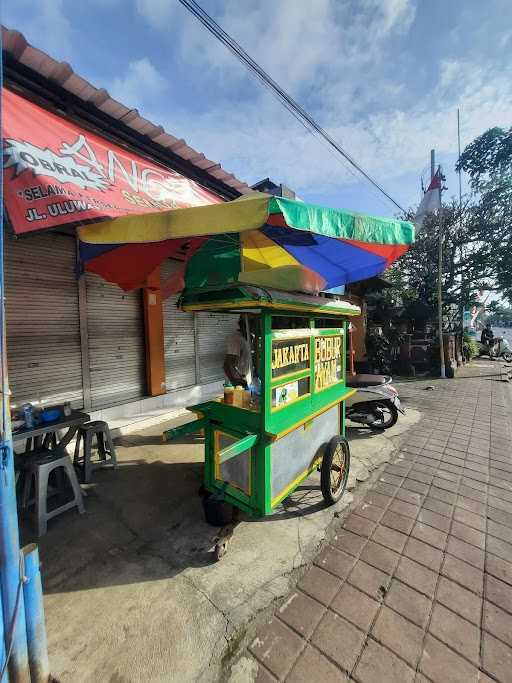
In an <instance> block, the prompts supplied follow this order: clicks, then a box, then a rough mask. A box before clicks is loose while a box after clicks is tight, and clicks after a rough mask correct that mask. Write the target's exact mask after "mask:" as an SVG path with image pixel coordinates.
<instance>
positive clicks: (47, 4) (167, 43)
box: [2, 0, 512, 215]
mask: <svg viewBox="0 0 512 683" xmlns="http://www.w3.org/2000/svg"><path fill="white" fill-rule="evenodd" d="M201 2H202V5H203V7H204V8H205V9H206V10H207V11H208V12H209V13H210V14H212V15H213V16H214V17H215V19H216V20H217V21H218V22H219V23H220V24H221V25H222V26H223V27H224V28H225V29H226V30H227V31H228V32H229V33H231V34H232V35H233V37H234V38H235V39H236V40H237V41H238V42H239V43H241V45H242V46H243V47H244V48H245V49H246V51H247V52H248V53H249V54H251V55H252V56H253V57H254V58H255V59H256V61H258V62H259V63H260V64H261V65H262V66H263V67H264V68H265V69H266V70H267V71H268V72H269V73H270V75H271V76H272V77H273V78H274V79H275V80H277V81H278V82H279V83H280V84H281V85H282V86H283V87H284V88H285V89H286V90H288V91H289V92H290V93H291V94H292V95H293V97H295V98H296V99H297V100H298V101H299V102H300V103H301V104H302V105H303V106H305V107H306V108H307V109H308V110H309V111H310V113H312V114H313V115H314V116H315V118H316V119H317V120H318V121H319V122H320V123H321V124H322V126H323V127H324V128H326V129H327V130H328V131H329V132H330V133H331V134H332V135H333V136H334V137H335V138H336V139H337V140H338V141H339V142H340V143H341V144H342V145H343V146H344V147H345V149H346V150H347V151H348V152H349V153H350V154H351V155H352V156H353V157H354V158H356V159H357V160H358V162H359V163H360V164H361V165H362V166H363V167H364V168H365V169H366V170H367V171H368V172H369V173H370V174H372V175H373V176H374V177H376V178H377V179H378V180H379V182H380V183H381V184H382V185H384V187H385V188H386V189H387V190H388V191H389V193H390V194H391V195H392V196H393V197H394V198H396V200H397V201H398V202H399V203H400V204H401V205H402V206H405V207H409V206H413V205H414V204H416V203H417V202H418V201H419V177H420V174H421V173H422V171H424V170H425V169H426V168H427V167H428V164H429V155H430V149H431V148H432V147H435V148H436V150H437V155H438V159H439V161H441V163H443V165H444V167H445V171H446V175H447V179H448V183H447V184H448V188H449V190H448V195H450V194H456V193H457V187H458V185H457V179H456V177H455V175H454V173H453V166H454V162H455V160H456V149H457V138H456V111H457V107H460V109H461V117H462V144H463V146H464V144H466V143H468V142H469V141H471V140H472V139H473V138H474V137H475V136H476V135H478V134H480V133H481V132H483V131H484V130H486V129H487V128H488V127H490V126H510V125H511V122H512V73H511V72H512V59H511V55H512V3H511V2H510V0H487V1H486V2H482V1H481V0H464V2H462V1H460V0H314V2H304V1H301V0H256V1H255V0H201ZM2 23H3V24H4V25H6V26H7V27H9V28H16V29H18V30H19V31H21V32H22V33H23V34H24V35H25V37H26V38H27V39H28V41H29V42H30V43H32V44H33V45H35V46H36V47H39V48H41V49H43V50H45V51H46V52H48V53H49V54H51V55H52V56H53V57H55V58H57V59H61V60H65V61H68V62H69V63H70V64H71V65H72V66H73V68H74V69H75V71H77V72H78V73H79V74H80V75H81V76H83V77H85V78H87V79H88V80H89V81H90V82H91V83H93V84H94V85H96V86H98V87H105V88H106V89H107V90H108V91H109V92H110V94H111V95H112V96H113V97H116V98H117V99H119V100H120V101H122V102H123V103H125V104H127V105H131V106H134V107H137V108H138V109H139V111H140V113H141V114H143V115H144V116H146V117H147V118H149V119H150V120H152V121H154V122H155V123H158V124H162V125H163V126H164V128H166V130H168V131H169V132H171V133H173V134H174V135H176V136H177V137H183V138H185V139H186V140H187V142H188V143H189V144H190V145H192V146H193V147H195V149H197V150H199V151H200V152H203V153H204V154H206V156H208V157H209V158H211V159H214V160H215V161H218V162H220V163H222V165H223V167H224V168H226V169H227V170H228V171H231V172H233V173H235V174H236V175H237V176H238V177H239V178H240V179H242V180H245V181H247V182H249V183H250V184H252V183H254V182H256V181H257V180H260V179H261V178H264V177H267V176H270V177H271V178H272V179H274V180H275V181H276V182H284V183H285V184H287V185H288V186H289V187H291V188H293V189H295V190H296V191H297V193H298V194H299V196H300V197H301V198H303V199H304V200H306V201H312V202H317V203H323V204H327V205H332V206H340V207H345V208H349V209H355V210H360V211H368V212H370V213H376V214H381V215H394V213H395V211H396V209H395V207H393V205H391V204H390V203H389V202H388V201H387V200H385V199H383V198H382V197H381V196H380V195H379V194H378V192H377V191H376V190H374V189H373V188H372V187H370V186H369V185H368V183H366V182H365V181H362V180H360V178H359V177H354V175H353V174H352V172H350V171H349V170H348V169H347V166H346V164H343V163H341V162H340V161H339V160H338V159H337V158H336V157H335V156H334V155H333V154H332V153H331V152H330V151H329V149H327V148H326V147H325V145H324V144H322V143H321V142H319V141H318V140H317V139H316V138H313V137H312V135H311V134H309V133H307V132H306V131H305V130H304V128H302V127H301V126H300V124H298V123H297V122H296V121H295V119H293V118H292V117H291V115H290V114H289V113H288V112H287V111H286V110H284V109H283V108H282V107H281V105H279V104H278V103H277V101H276V100H275V99H274V98H273V96H272V95H271V94H270V93H269V92H268V91H267V90H265V89H264V88H263V87H262V86H260V85H259V84H258V83H257V82H256V81H255V80H253V78H252V77H251V76H250V75H249V74H248V73H247V71H246V70H244V68H243V67H242V66H241V65H240V64H239V63H238V62H237V61H236V59H235V58H234V57H233V56H232V55H231V54H230V53H229V52H227V50H226V49H225V48H223V47H222V46H221V45H220V44H218V43H217V42H216V41H215V39H214V38H213V37H212V36H211V35H210V34H209V33H207V32H206V30H205V29H204V28H203V27H202V26H201V25H200V24H199V23H198V22H197V20H195V19H193V18H192V17H191V16H190V15H188V14H187V12H186V11H185V10H184V9H183V7H182V6H181V5H180V4H179V3H178V1H177V0H86V1H85V2H82V3H77V2H76V0H4V3H3V7H2Z"/></svg>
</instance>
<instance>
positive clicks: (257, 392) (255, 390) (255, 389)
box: [249, 377, 261, 408]
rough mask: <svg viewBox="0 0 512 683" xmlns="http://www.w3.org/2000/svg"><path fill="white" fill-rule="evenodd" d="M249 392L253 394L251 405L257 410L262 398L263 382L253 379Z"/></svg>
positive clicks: (256, 378) (257, 378)
mask: <svg viewBox="0 0 512 683" xmlns="http://www.w3.org/2000/svg"><path fill="white" fill-rule="evenodd" d="M249 390H250V392H251V405H252V406H253V407H254V408H257V407H258V406H259V404H260V398H261V380H260V378H259V377H253V380H252V382H251V386H250V387H249Z"/></svg>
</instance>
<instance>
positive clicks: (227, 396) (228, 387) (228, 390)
mask: <svg viewBox="0 0 512 683" xmlns="http://www.w3.org/2000/svg"><path fill="white" fill-rule="evenodd" d="M234 398H235V389H234V387H233V385H232V384H230V383H229V382H226V383H225V384H224V403H225V404H226V405H227V406H232V405H233V401H234Z"/></svg>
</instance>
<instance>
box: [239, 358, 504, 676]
mask: <svg viewBox="0 0 512 683" xmlns="http://www.w3.org/2000/svg"><path fill="white" fill-rule="evenodd" d="M492 372H496V371H493V370H489V367H487V368H486V369H485V368H483V367H480V368H478V367H476V368H475V367H473V368H469V369H467V370H466V371H465V375H467V376H465V377H462V378H461V379H457V380H447V381H445V382H441V381H437V382H430V383H431V384H435V386H436V391H434V392H427V391H423V389H424V386H421V384H418V385H417V389H416V392H417V394H416V395H417V399H416V400H417V401H419V402H418V405H419V406H421V407H422V409H425V405H427V412H426V413H425V417H424V418H423V419H422V421H421V422H420V423H419V426H418V427H416V428H414V429H413V430H411V432H410V433H409V435H408V436H407V438H406V441H405V443H403V445H402V447H401V451H400V454H399V458H398V460H397V462H396V463H395V464H391V465H388V466H387V467H386V468H385V471H384V474H383V475H382V476H381V477H380V479H379V481H378V483H377V485H376V486H375V487H374V488H373V489H372V491H371V493H370V494H368V495H367V496H366V498H365V500H364V502H363V503H362V504H361V505H360V507H358V508H357V509H356V510H354V511H353V512H352V513H351V514H350V516H349V517H348V518H347V519H346V520H345V522H344V523H343V528H342V529H340V530H339V532H338V533H337V536H336V537H335V538H334V540H333V544H332V545H329V546H327V547H326V548H325V549H324V550H323V552H322V553H321V555H320V556H319V557H318V558H317V560H316V562H315V564H314V565H313V567H311V568H310V569H309V570H308V571H307V572H306V574H305V575H304V576H303V578H302V580H301V581H300V582H299V584H298V587H297V590H296V591H295V592H293V593H292V594H291V595H289V596H288V598H287V599H286V600H285V601H284V603H283V604H282V605H281V607H280V608H279V609H278V610H277V612H276V615H275V616H274V618H273V619H272V620H271V622H270V623H269V624H268V625H267V626H266V627H264V628H263V629H262V630H261V632H260V633H259V634H258V637H257V638H256V639H255V640H254V642H253V643H252V645H251V646H250V648H249V651H250V653H251V655H252V656H253V657H254V658H255V660H256V662H257V668H258V673H257V675H256V681H258V682H259V683H269V682H270V681H275V680H285V681H289V682H290V683H292V682H293V683H303V682H304V683H305V682H314V681H321V682H322V683H330V682H331V681H337V682H341V681H347V680H355V681H359V682H360V683H397V682H400V683H408V682H410V681H416V682H417V683H427V681H433V682H434V683H472V682H473V681H482V682H486V683H489V682H490V681H493V680H494V681H499V682H500V683H508V682H512V429H511V424H512V404H511V395H512V390H511V387H510V386H509V385H508V384H503V383H500V382H499V381H495V380H494V379H493V378H492V377H489V375H490V374H492ZM497 372H499V370H497ZM479 375H480V376H479ZM485 375H487V376H485ZM413 402H414V399H413ZM249 656H250V655H249ZM255 668H256V667H255Z"/></svg>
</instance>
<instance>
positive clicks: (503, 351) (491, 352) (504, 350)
mask: <svg viewBox="0 0 512 683" xmlns="http://www.w3.org/2000/svg"><path fill="white" fill-rule="evenodd" d="M477 344H478V355H479V356H489V358H503V360H504V361H505V362H506V363H510V362H512V349H511V348H510V344H509V343H508V341H507V340H506V339H505V338H504V337H494V343H493V345H492V347H490V348H489V346H488V345H487V344H482V342H479V341H477Z"/></svg>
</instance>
